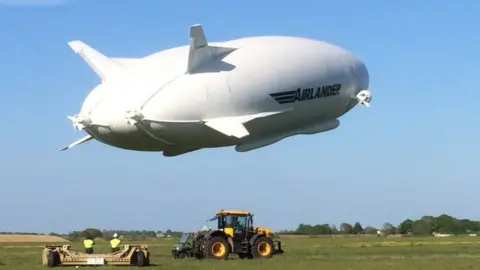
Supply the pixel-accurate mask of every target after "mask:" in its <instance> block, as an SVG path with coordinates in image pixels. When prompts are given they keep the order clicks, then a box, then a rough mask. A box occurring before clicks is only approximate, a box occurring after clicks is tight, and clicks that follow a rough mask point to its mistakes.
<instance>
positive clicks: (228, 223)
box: [225, 216, 233, 227]
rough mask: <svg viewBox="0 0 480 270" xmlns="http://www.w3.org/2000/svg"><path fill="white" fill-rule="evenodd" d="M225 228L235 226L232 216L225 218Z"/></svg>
mask: <svg viewBox="0 0 480 270" xmlns="http://www.w3.org/2000/svg"><path fill="white" fill-rule="evenodd" d="M225 226H227V227H232V226H233V219H232V216H225Z"/></svg>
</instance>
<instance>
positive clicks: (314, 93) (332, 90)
mask: <svg viewBox="0 0 480 270" xmlns="http://www.w3.org/2000/svg"><path fill="white" fill-rule="evenodd" d="M341 88H342V85H341V84H339V83H338V84H328V85H324V86H320V87H317V89H315V88H304V89H301V88H298V89H297V90H293V91H286V92H277V93H272V94H270V96H271V97H272V98H274V99H275V100H276V101H277V102H278V103H280V104H287V103H294V102H296V101H304V100H312V99H318V98H324V97H330V96H337V95H339V94H340V89H341Z"/></svg>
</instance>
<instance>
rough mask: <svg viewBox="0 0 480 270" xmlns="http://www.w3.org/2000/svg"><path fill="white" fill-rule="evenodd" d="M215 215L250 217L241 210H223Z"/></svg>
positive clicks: (248, 213)
mask: <svg viewBox="0 0 480 270" xmlns="http://www.w3.org/2000/svg"><path fill="white" fill-rule="evenodd" d="M217 215H220V216H223V215H251V213H250V212H248V211H242V210H224V209H221V210H219V211H217Z"/></svg>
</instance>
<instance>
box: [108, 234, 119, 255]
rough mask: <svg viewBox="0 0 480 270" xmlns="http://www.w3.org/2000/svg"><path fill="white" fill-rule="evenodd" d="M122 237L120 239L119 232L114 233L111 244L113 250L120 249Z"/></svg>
mask: <svg viewBox="0 0 480 270" xmlns="http://www.w3.org/2000/svg"><path fill="white" fill-rule="evenodd" d="M120 242H121V241H120V239H118V234H117V233H114V234H113V238H112V240H110V245H111V246H112V252H115V251H119V250H120V248H119V245H120Z"/></svg>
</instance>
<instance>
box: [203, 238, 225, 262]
mask: <svg viewBox="0 0 480 270" xmlns="http://www.w3.org/2000/svg"><path fill="white" fill-rule="evenodd" d="M203 254H204V256H205V258H212V259H217V260H225V259H227V258H228V255H229V254H230V245H229V244H228V242H227V240H226V239H225V238H223V237H222V236H215V237H212V238H211V239H209V240H207V241H206V243H205V248H204V249H203Z"/></svg>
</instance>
